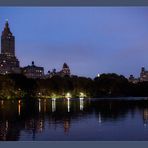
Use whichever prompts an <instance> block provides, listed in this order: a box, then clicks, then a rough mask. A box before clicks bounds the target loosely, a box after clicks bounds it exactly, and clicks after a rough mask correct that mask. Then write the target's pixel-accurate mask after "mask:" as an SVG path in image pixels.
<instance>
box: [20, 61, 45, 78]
mask: <svg viewBox="0 0 148 148" xmlns="http://www.w3.org/2000/svg"><path fill="white" fill-rule="evenodd" d="M22 71H23V74H24V75H25V76H26V77H27V78H33V79H36V78H43V77H44V68H43V67H38V66H36V65H35V64H34V61H32V65H28V66H26V67H24V68H22Z"/></svg>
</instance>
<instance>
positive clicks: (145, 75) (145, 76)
mask: <svg viewBox="0 0 148 148" xmlns="http://www.w3.org/2000/svg"><path fill="white" fill-rule="evenodd" d="M140 81H141V82H143V81H148V71H146V70H145V68H144V67H142V68H141V72H140Z"/></svg>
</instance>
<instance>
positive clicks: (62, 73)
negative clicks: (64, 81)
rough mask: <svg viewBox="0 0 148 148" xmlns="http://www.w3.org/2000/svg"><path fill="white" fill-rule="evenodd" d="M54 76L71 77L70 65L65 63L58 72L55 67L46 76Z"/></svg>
mask: <svg viewBox="0 0 148 148" xmlns="http://www.w3.org/2000/svg"><path fill="white" fill-rule="evenodd" d="M53 76H60V77H64V76H69V77H70V76H71V73H70V68H69V66H68V65H67V64H66V63H64V64H63V67H62V70H61V71H58V72H56V69H53V70H52V71H48V74H47V76H46V78H51V77H53Z"/></svg>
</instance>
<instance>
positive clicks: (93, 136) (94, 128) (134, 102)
mask: <svg viewBox="0 0 148 148" xmlns="http://www.w3.org/2000/svg"><path fill="white" fill-rule="evenodd" d="M0 140H1V141H139V140H140V141H145V140H148V100H147V98H142V97H141V98H130V97H129V98H112V99H111V98H110V99H107V98H102V99H65V100H63V99H35V100H32V99H31V100H29V99H26V100H0Z"/></svg>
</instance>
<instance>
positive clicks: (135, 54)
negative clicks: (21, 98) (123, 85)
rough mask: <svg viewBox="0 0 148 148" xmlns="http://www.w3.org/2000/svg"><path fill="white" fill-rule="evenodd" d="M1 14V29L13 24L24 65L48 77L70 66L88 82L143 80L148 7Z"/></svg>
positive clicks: (4, 10) (5, 11)
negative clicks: (108, 76) (111, 76)
mask: <svg viewBox="0 0 148 148" xmlns="http://www.w3.org/2000/svg"><path fill="white" fill-rule="evenodd" d="M0 12H1V14H2V18H1V19H0V24H1V25H0V30H1V32H2V30H3V27H4V24H5V20H6V19H8V20H9V24H10V28H11V30H12V32H13V34H14V36H15V38H16V48H15V50H16V56H17V57H18V59H19V61H20V65H21V66H25V65H29V64H30V63H31V61H35V63H36V64H37V65H39V66H43V67H44V68H45V73H47V71H48V70H51V69H53V68H56V69H57V70H59V69H60V68H61V66H62V64H63V63H64V62H66V63H68V65H69V66H70V68H71V73H72V74H76V75H80V76H87V77H95V76H96V75H97V73H117V74H122V75H125V76H126V77H128V76H129V75H130V74H134V75H136V76H139V72H140V69H141V67H142V66H144V67H146V69H147V67H148V60H147V52H148V50H146V49H147V47H148V43H147V40H148V27H147V26H148V19H147V16H146V14H148V8H144V7H143V8H142V7H140V8H132V7H129V8H105V7H104V8H47V7H45V8H1V10H0ZM125 20H126V21H125ZM26 21H27V23H26ZM115 43H116V44H115Z"/></svg>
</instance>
